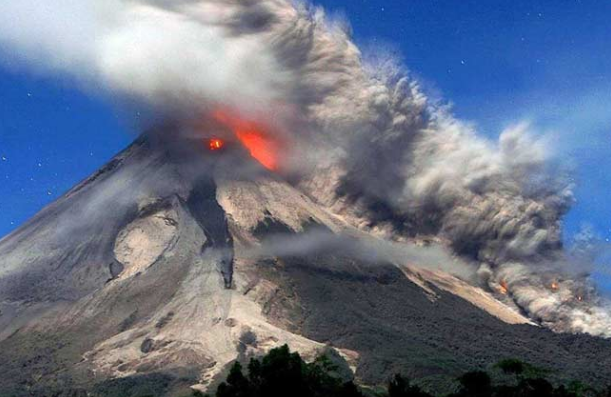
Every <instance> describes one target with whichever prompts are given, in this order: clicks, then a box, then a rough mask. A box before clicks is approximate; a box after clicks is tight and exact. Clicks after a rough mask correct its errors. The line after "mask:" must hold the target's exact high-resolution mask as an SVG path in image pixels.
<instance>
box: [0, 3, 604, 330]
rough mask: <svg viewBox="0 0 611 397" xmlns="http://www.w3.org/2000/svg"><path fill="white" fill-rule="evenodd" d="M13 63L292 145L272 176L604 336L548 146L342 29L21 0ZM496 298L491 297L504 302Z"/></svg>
mask: <svg viewBox="0 0 611 397" xmlns="http://www.w3.org/2000/svg"><path fill="white" fill-rule="evenodd" d="M0 45H1V47H2V49H3V57H4V58H5V59H6V60H7V62H8V63H9V64H11V65H15V64H17V65H20V64H21V63H22V62H25V63H26V64H28V65H30V66H31V67H32V68H34V69H35V70H37V71H42V72H49V71H51V72H57V73H61V74H65V75H67V76H72V77H73V78H75V79H76V80H77V81H78V82H79V83H80V84H81V85H82V86H83V87H85V88H86V89H87V90H90V91H96V90H104V91H107V92H109V93H111V94H114V95H117V96H119V97H125V98H129V99H133V100H137V101H139V102H140V103H142V104H143V105H146V106H150V107H151V108H153V109H155V110H156V111H157V112H161V113H164V114H165V115H166V116H167V117H172V118H174V119H177V118H178V119H180V118H185V119H190V120H189V122H192V121H193V119H197V118H198V117H204V115H205V114H206V113H207V112H209V111H211V110H213V109H215V108H217V107H219V106H221V107H223V108H230V109H232V111H235V112H240V113H244V114H248V115H249V117H254V118H259V119H262V120H261V121H263V122H265V123H266V124H268V125H273V126H274V129H273V130H274V132H275V133H278V134H281V135H282V138H283V139H288V140H290V142H291V145H290V146H289V148H290V150H287V152H286V153H284V157H285V158H284V159H283V160H284V170H285V172H287V173H288V174H290V175H291V176H294V177H297V178H298V179H297V181H298V183H299V186H300V187H301V188H303V189H305V190H306V191H307V192H308V193H309V194H310V195H311V196H313V197H314V198H316V199H318V200H319V201H320V202H321V203H324V204H326V205H327V206H329V207H330V208H331V209H332V210H333V211H335V212H338V213H341V214H342V215H343V216H344V217H345V218H346V219H349V220H351V221H352V222H353V223H354V224H355V225H357V226H360V227H363V228H367V229H370V230H373V231H376V232H379V234H381V235H383V236H386V237H388V238H391V237H393V236H401V238H420V237H430V236H435V237H436V238H439V239H440V240H444V241H447V242H448V244H449V246H450V247H451V248H452V249H453V251H454V252H455V253H457V254H459V255H460V256H462V257H463V258H465V259H466V260H469V261H471V262H473V263H475V264H477V265H478V266H479V268H480V271H479V274H480V276H481V277H480V279H481V282H482V283H484V284H485V286H486V287H488V288H490V289H491V290H493V291H498V293H499V296H500V297H502V298H503V299H506V300H511V301H512V302H513V303H514V304H516V305H517V306H519V307H520V308H521V309H523V310H524V311H525V312H527V313H528V314H529V315H530V316H531V317H533V318H534V319H536V320H539V321H540V322H541V323H543V324H546V325H548V326H550V327H551V328H553V329H556V330H560V331H574V332H589V333H592V334H596V335H604V336H611V319H610V318H609V317H610V316H609V313H610V312H609V310H607V308H605V307H604V304H603V303H601V302H600V300H599V298H598V297H597V296H596V293H595V292H594V291H593V290H592V287H591V286H590V285H589V284H588V281H587V275H584V274H582V272H581V270H582V268H581V267H580V266H578V268H579V270H575V269H574V267H575V266H574V265H573V264H572V262H571V261H570V260H569V259H568V258H567V255H566V253H565V252H564V249H563V247H562V242H561V221H562V217H563V215H564V214H565V213H566V211H567V210H568V209H569V207H570V205H571V203H572V201H573V197H572V186H571V184H570V183H569V179H568V178H566V177H565V175H564V174H563V173H562V172H561V171H558V170H557V169H555V168H557V167H553V166H552V165H551V160H550V159H549V153H548V152H549V150H548V147H549V142H545V141H542V140H540V139H535V138H533V136H532V135H531V134H529V132H528V125H526V124H522V125H518V126H516V127H514V128H511V129H509V130H507V131H504V132H503V133H502V134H501V136H500V139H499V141H498V142H496V143H494V142H489V141H486V140H484V139H482V138H479V137H478V136H477V134H476V132H475V131H473V129H472V128H471V127H470V126H469V125H467V124H465V123H462V122H460V121H458V120H456V119H455V118H454V117H452V115H451V114H450V112H449V111H448V110H447V109H444V108H443V107H440V106H437V105H436V104H435V103H432V101H431V100H429V99H428V98H427V96H426V95H425V94H423V92H422V91H421V89H420V88H419V85H418V83H417V81H415V80H414V79H412V78H410V76H409V75H408V74H407V73H406V72H405V71H404V69H403V68H402V67H401V66H400V65H399V63H398V62H396V61H395V60H394V59H392V58H390V57H385V56H384V55H383V54H382V55H380V54H377V55H376V54H374V55H373V56H364V55H363V54H362V53H361V52H360V51H359V49H358V48H357V47H356V46H355V45H354V44H353V43H352V41H351V39H350V34H349V29H348V28H347V26H346V23H345V22H344V21H342V20H335V21H334V20H332V19H330V18H328V17H326V16H325V15H324V12H323V11H322V10H321V9H319V8H314V7H311V6H309V5H307V4H305V3H299V2H292V1H289V0H243V1H236V0H175V1H169V0H103V1H102V0H57V1H54V2H40V1H36V0H20V1H13V2H4V3H3V4H2V5H0ZM503 294H504V295H503Z"/></svg>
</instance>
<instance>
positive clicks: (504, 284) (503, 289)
mask: <svg viewBox="0 0 611 397" xmlns="http://www.w3.org/2000/svg"><path fill="white" fill-rule="evenodd" d="M499 292H500V293H501V294H503V295H507V293H508V292H509V288H508V287H507V282H506V281H505V280H503V281H501V285H500V287H499Z"/></svg>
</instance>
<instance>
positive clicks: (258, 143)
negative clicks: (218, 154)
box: [213, 110, 279, 171]
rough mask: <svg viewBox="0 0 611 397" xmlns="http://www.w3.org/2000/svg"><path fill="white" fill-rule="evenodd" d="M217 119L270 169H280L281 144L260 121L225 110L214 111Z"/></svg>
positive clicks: (252, 154) (251, 153)
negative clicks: (244, 117)
mask: <svg viewBox="0 0 611 397" xmlns="http://www.w3.org/2000/svg"><path fill="white" fill-rule="evenodd" d="M213 117H214V118H215V120H216V121H218V122H219V123H221V124H223V125H224V126H226V127H228V128H229V129H231V131H233V133H234V134H235V136H236V137H237V138H238V140H239V141H240V142H241V143H242V145H244V147H246V149H248V151H249V152H250V155H251V156H252V157H254V158H255V159H256V160H257V161H259V163H261V164H262V165H263V166H264V167H265V168H267V169H268V170H272V171H276V170H277V169H278V153H279V144H278V142H277V141H276V140H275V139H273V138H272V136H271V135H270V134H268V133H267V132H266V128H264V126H263V125H261V124H260V123H257V122H254V121H250V120H245V119H242V118H240V117H238V116H235V115H230V114H229V113H228V112H226V111H223V110H217V111H215V112H214V113H213Z"/></svg>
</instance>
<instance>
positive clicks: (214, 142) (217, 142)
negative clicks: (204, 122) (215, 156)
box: [208, 138, 225, 151]
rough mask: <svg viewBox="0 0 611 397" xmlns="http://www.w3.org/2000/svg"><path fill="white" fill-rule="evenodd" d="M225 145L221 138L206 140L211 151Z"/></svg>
mask: <svg viewBox="0 0 611 397" xmlns="http://www.w3.org/2000/svg"><path fill="white" fill-rule="evenodd" d="M224 146H225V142H224V141H223V140H222V139H218V138H211V139H210V140H209V141H208V148H209V149H210V150H212V151H216V150H220V149H222V148H223V147H224Z"/></svg>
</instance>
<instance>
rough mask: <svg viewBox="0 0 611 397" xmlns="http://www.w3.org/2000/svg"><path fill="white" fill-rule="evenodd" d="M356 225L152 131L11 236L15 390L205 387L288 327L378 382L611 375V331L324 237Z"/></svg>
mask: <svg viewBox="0 0 611 397" xmlns="http://www.w3.org/2000/svg"><path fill="white" fill-rule="evenodd" d="M340 234H341V235H348V236H350V240H351V241H352V240H355V241H359V240H361V239H375V238H376V237H374V236H369V235H365V234H364V233H363V232H361V231H359V230H356V229H354V228H353V227H352V226H350V225H348V224H346V223H345V222H344V221H342V220H341V219H340V218H338V217H335V216H334V215H333V214H331V213H329V212H328V211H326V210H325V209H324V208H322V207H321V206H320V205H318V204H316V203H315V202H313V201H312V200H310V199H309V198H308V197H307V196H306V195H305V194H303V193H302V192H300V191H299V190H297V189H296V188H294V187H293V186H291V185H289V184H287V183H286V182H284V181H283V180H282V179H281V178H280V177H278V176H276V175H274V174H271V173H269V172H267V171H266V170H264V169H263V168H262V167H259V166H258V165H257V164H253V162H252V160H251V159H250V158H249V157H248V156H245V154H244V152H243V151H242V150H241V149H240V148H237V147H236V148H228V149H227V150H226V151H225V152H223V153H212V152H209V151H208V150H207V149H206V147H205V145H202V144H201V142H199V141H197V140H186V139H185V140H183V139H172V140H169V139H165V138H161V137H160V136H158V135H151V136H147V137H144V138H140V139H139V140H137V141H136V142H135V143H134V144H133V145H132V146H131V147H130V148H128V149H127V150H126V151H124V152H123V153H121V154H120V155H118V156H117V157H116V158H114V159H113V160H111V161H110V162H109V163H108V164H107V165H106V166H105V167H103V168H102V169H101V170H100V171H99V172H98V173H96V174H94V175H93V176H92V177H90V178H88V179H87V180H85V181H84V182H83V183H81V184H79V185H78V186H77V187H75V188H74V189H73V190H71V191H70V192H68V193H67V194H66V195H65V196H63V197H62V198H60V199H59V200H58V201H56V202H55V203H53V204H51V205H50V206H48V207H47V208H45V209H44V210H43V211H41V212H40V213H39V214H38V215H36V216H35V217H34V218H33V219H32V220H31V221H29V222H28V223H27V224H26V225H24V226H23V227H22V228H20V229H19V230H17V231H16V232H14V233H13V234H11V235H9V236H7V237H6V238H4V239H3V240H1V241H0V313H1V314H0V372H1V373H3V374H4V375H3V376H2V377H0V395H6V396H21V395H24V396H25V395H31V394H32V393H34V394H35V395H46V394H52V392H55V391H63V392H66V393H68V391H70V392H71V393H78V392H79V391H80V392H83V391H84V390H89V391H92V392H94V393H95V394H94V395H109V393H116V392H117V390H120V391H121V392H120V393H121V394H122V395H131V394H133V393H135V392H134V391H135V390H149V389H150V392H151V393H153V394H155V395H163V394H168V395H169V394H172V393H173V392H176V391H177V390H179V389H181V388H184V387H187V386H194V387H196V388H201V389H205V388H207V387H210V386H211V385H213V384H214V382H215V380H216V379H217V378H218V376H219V374H221V373H222V372H223V371H224V370H225V369H226V367H227V365H228V364H229V363H231V362H232V361H233V360H235V359H241V358H245V357H248V356H249V355H256V354H261V353H263V352H265V351H267V350H269V349H270V348H272V347H276V346H279V345H282V344H285V343H288V344H289V345H290V346H291V348H292V349H294V350H298V351H300V352H301V353H302V354H303V355H304V356H305V357H306V358H312V357H314V356H316V355H317V354H320V353H321V352H324V351H328V352H331V353H330V354H332V355H334V357H336V359H337V360H338V361H339V362H342V363H343V365H345V366H346V367H350V368H352V369H353V370H355V372H356V377H357V378H358V379H359V380H360V381H362V382H365V383H368V384H376V383H380V382H384V381H385V379H386V378H387V377H388V376H389V375H391V374H392V373H394V372H403V373H405V374H407V375H410V376H414V377H419V378H423V379H424V381H429V382H433V381H439V379H447V378H448V377H451V376H454V375H455V374H457V373H460V372H463V371H464V370H466V369H469V368H477V367H479V366H483V365H487V364H491V363H494V362H495V361H498V360H499V359H501V358H506V357H518V358H522V359H525V360H527V361H529V362H531V363H533V364H536V365H542V366H545V367H547V368H550V369H553V370H557V371H561V373H559V375H561V376H565V377H574V378H579V379H583V380H586V381H592V382H595V383H605V382H611V358H610V357H611V354H609V353H611V344H609V343H608V341H606V340H603V339H598V338H594V337H589V336H584V335H579V336H575V335H561V334H554V333H552V332H551V331H549V330H546V329H543V328H541V327H537V326H534V325H532V324H531V323H530V322H529V320H528V319H526V318H524V317H523V316H522V315H521V314H519V313H517V312H515V311H513V309H511V308H509V307H507V306H505V305H504V304H503V303H501V302H499V301H497V300H496V299H495V298H494V297H492V296H491V295H490V294H488V293H487V292H485V291H483V290H481V289H479V288H476V287H473V286H471V285H469V284H468V283H466V282H464V281H461V280H459V279H457V278H456V277H454V276H451V275H449V274H446V273H443V272H440V271H431V270H425V269H421V268H418V267H417V266H413V265H418V264H411V265H410V266H407V265H408V263H391V262H390V261H384V260H382V261H380V260H375V261H374V260H372V259H371V258H368V257H364V256H363V255H358V254H355V253H352V252H351V251H350V250H345V249H338V248H337V247H334V246H330V247H327V248H325V249H318V248H316V247H313V246H311V244H310V245H309V243H308V241H310V240H309V238H310V237H311V236H323V237H322V239H323V240H333V239H334V238H335V236H337V235H340ZM278 236H282V237H283V239H284V240H282V239H281V240H280V241H279V242H278V241H276V240H277V239H278ZM287 238H288V239H287ZM274 241H276V243H275V244H274V243H273V242H274ZM405 244H406V245H407V244H410V243H405ZM330 349H331V350H330ZM147 388H148V389H147Z"/></svg>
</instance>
